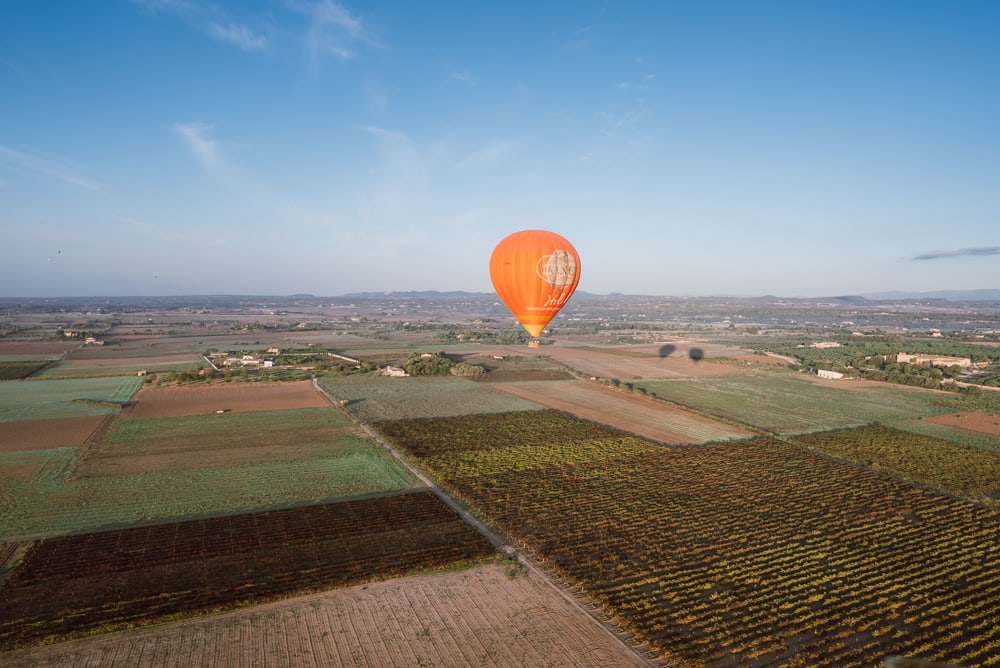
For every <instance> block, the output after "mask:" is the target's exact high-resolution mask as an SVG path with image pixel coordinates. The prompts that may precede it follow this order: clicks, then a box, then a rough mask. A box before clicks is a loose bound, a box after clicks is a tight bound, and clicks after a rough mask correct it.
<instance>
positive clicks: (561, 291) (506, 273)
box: [490, 230, 580, 336]
mask: <svg viewBox="0 0 1000 668" xmlns="http://www.w3.org/2000/svg"><path fill="white" fill-rule="evenodd" d="M490 279H491V280H492V281H493V288H494V289H495V290H496V291H497V295H498V296H499V297H500V299H501V301H503V303H504V304H505V305H506V306H507V308H509V309H510V311H511V313H513V314H514V317H515V318H517V320H518V322H520V323H521V325H522V326H523V327H524V329H526V330H527V332H528V333H529V334H531V335H532V336H538V335H539V334H541V333H542V330H543V329H545V325H547V324H549V321H550V320H552V318H554V317H555V315H556V313H558V312H559V310H560V309H561V308H562V307H563V306H565V305H566V302H567V301H569V298H570V295H572V294H573V291H574V290H576V285H577V283H579V282H580V256H579V255H578V254H577V252H576V249H575V248H573V244H571V243H570V242H568V241H566V239H564V238H563V237H561V236H559V235H558V234H556V233H555V232H548V231H546V230H523V231H521V232H515V233H514V234H511V235H510V236H508V237H505V238H504V239H503V240H502V241H501V242H500V243H498V244H497V246H496V248H494V249H493V255H491V256H490Z"/></svg>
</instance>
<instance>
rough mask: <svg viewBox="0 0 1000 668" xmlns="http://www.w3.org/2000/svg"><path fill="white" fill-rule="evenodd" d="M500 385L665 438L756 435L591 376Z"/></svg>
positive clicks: (686, 439)
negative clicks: (627, 390) (610, 384)
mask: <svg viewBox="0 0 1000 668" xmlns="http://www.w3.org/2000/svg"><path fill="white" fill-rule="evenodd" d="M496 388H497V389H500V390H503V391H504V392H508V393H510V394H513V395H514V396H518V397H522V398H524V399H528V400H530V401H533V402H535V403H537V404H541V405H543V406H547V407H549V408H555V409H558V410H563V411H567V412H569V413H572V414H573V415H576V416H577V417H581V418H584V419H587V420H594V421H596V422H600V423H602V424H607V425H611V426H613V427H617V428H619V429H624V430H626V431H629V432H631V433H633V434H638V435H639V436H643V437H645V438H651V439H653V440H654V441H660V442H662V443H669V444H674V445H680V444H685V443H704V442H706V441H723V440H728V439H732V438H742V437H746V436H750V435H751V432H749V431H747V430H745V429H740V428H739V427H734V426H732V425H729V424H725V423H723V422H719V421H718V420H713V419H710V418H706V417H703V416H701V415H698V414H696V413H692V412H690V411H686V410H683V409H681V408H678V407H676V406H673V405H670V404H667V403H665V402H662V401H656V400H655V399H651V398H648V397H642V396H639V395H635V394H631V393H627V392H624V391H621V390H615V389H612V388H609V387H606V386H604V385H601V384H598V383H594V382H591V381H585V380H564V381H549V382H523V383H503V384H498V385H496Z"/></svg>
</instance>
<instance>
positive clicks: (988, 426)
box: [924, 411, 1000, 436]
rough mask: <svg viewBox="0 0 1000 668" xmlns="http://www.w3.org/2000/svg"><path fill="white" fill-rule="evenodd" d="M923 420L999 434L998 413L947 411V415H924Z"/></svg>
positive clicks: (999, 421) (983, 432)
mask: <svg viewBox="0 0 1000 668" xmlns="http://www.w3.org/2000/svg"><path fill="white" fill-rule="evenodd" d="M924 420H926V421H927V422H934V423H936V424H944V425H948V426H949V427H960V428H961V429H968V430H969V431H978V432H980V433H982V434H991V435H993V436H1000V415H990V414H989V413H976V412H971V411H970V412H962V413H949V414H948V415H935V416H933V417H925V418H924Z"/></svg>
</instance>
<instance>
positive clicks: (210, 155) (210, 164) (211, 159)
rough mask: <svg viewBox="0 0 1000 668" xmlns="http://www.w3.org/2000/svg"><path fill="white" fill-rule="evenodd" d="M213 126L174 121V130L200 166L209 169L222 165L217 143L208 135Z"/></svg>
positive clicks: (218, 167)
mask: <svg viewBox="0 0 1000 668" xmlns="http://www.w3.org/2000/svg"><path fill="white" fill-rule="evenodd" d="M213 128H214V126H212V125H207V124H205V123H174V132H176V133H177V135H178V136H179V137H180V138H181V139H183V140H184V143H185V144H187V147H188V148H189V149H191V152H192V153H194V154H195V156H196V157H197V158H198V160H199V161H200V162H201V164H202V166H203V167H204V168H205V169H207V170H211V171H215V170H218V169H220V168H221V167H223V166H224V163H223V160H222V153H221V151H220V149H219V143H218V142H217V141H216V140H214V139H212V138H211V137H209V134H210V133H211V131H212V129H213Z"/></svg>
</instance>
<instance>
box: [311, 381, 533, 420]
mask: <svg viewBox="0 0 1000 668" xmlns="http://www.w3.org/2000/svg"><path fill="white" fill-rule="evenodd" d="M319 383H320V386H322V387H323V389H325V390H326V391H327V392H329V393H330V395H331V396H333V397H334V398H336V399H338V400H343V401H347V402H348V403H347V408H348V410H349V411H350V412H351V413H352V414H354V415H357V416H358V418H360V419H361V420H365V421H373V422H378V421H380V420H400V419H405V418H419V417H446V416H450V415H469V414H474V413H502V412H505V411H525V410H539V409H541V406H539V405H538V404H536V403H534V402H531V401H528V400H527V399H521V398H518V397H514V396H511V395H509V394H506V393H504V392H500V391H499V390H495V389H493V388H490V387H488V386H486V385H484V384H482V383H476V382H474V381H471V380H466V379H465V378H456V377H453V376H447V377H445V376H414V377H411V378H386V377H382V376H347V377H338V376H323V377H322V378H320V380H319Z"/></svg>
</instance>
